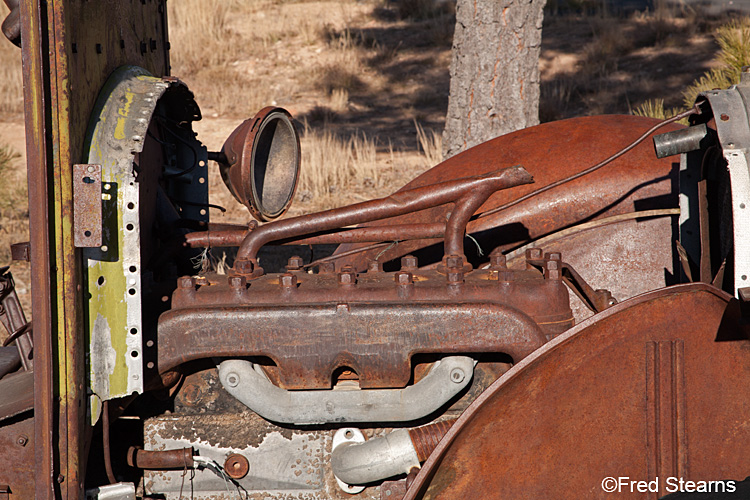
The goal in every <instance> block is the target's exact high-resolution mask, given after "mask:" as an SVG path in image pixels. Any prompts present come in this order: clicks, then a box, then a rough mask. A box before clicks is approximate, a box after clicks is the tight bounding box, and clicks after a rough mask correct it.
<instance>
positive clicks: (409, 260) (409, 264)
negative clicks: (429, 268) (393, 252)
mask: <svg viewBox="0 0 750 500" xmlns="http://www.w3.org/2000/svg"><path fill="white" fill-rule="evenodd" d="M416 268H417V258H416V257H414V256H413V255H404V256H403V257H401V269H416Z"/></svg>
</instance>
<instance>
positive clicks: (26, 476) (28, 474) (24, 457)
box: [0, 413, 38, 500]
mask: <svg viewBox="0 0 750 500" xmlns="http://www.w3.org/2000/svg"><path fill="white" fill-rule="evenodd" d="M29 415H30V414H29V413H27V414H26V417H25V418H22V417H19V418H18V419H17V420H15V421H12V422H11V423H10V424H7V423H6V424H5V425H3V426H1V427H0V450H2V452H3V462H2V463H3V466H2V467H0V484H2V485H8V486H9V488H8V489H9V490H10V496H9V497H6V498H10V500H15V499H17V498H18V499H24V500H25V499H31V498H38V497H35V496H34V477H35V475H36V471H35V469H34V465H33V464H34V443H35V440H34V417H32V416H29ZM0 492H2V489H0ZM0 498H3V495H2V493H0Z"/></svg>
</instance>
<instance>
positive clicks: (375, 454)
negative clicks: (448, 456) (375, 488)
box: [331, 419, 456, 485]
mask: <svg viewBox="0 0 750 500" xmlns="http://www.w3.org/2000/svg"><path fill="white" fill-rule="evenodd" d="M455 421H456V419H451V420H443V421H440V422H435V423H434V424H429V425H425V426H422V427H417V428H415V429H398V430H395V431H393V432H391V433H389V434H386V435H385V436H382V437H377V438H372V439H369V440H367V441H365V442H364V443H357V442H345V443H341V444H340V445H338V446H336V447H335V448H334V449H333V451H332V452H331V469H332V470H333V475H334V476H336V478H338V479H339V480H341V481H343V482H344V483H346V484H353V485H362V484H368V483H373V482H376V481H382V480H383V479H388V478H389V477H393V476H397V475H399V474H404V473H407V474H408V473H409V472H410V471H411V470H412V469H413V468H414V467H417V468H418V467H419V464H420V463H421V462H424V461H425V460H427V457H429V456H430V454H431V453H432V451H433V450H434V449H435V447H436V446H437V445H438V443H439V442H440V440H441V439H442V438H443V436H444V435H445V434H446V433H447V432H448V431H449V430H450V428H451V426H452V425H453V423H454V422H455Z"/></svg>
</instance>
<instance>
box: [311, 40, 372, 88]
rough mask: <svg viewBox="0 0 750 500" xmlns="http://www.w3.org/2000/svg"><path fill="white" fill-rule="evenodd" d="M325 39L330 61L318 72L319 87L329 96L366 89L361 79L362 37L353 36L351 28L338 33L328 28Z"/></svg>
mask: <svg viewBox="0 0 750 500" xmlns="http://www.w3.org/2000/svg"><path fill="white" fill-rule="evenodd" d="M324 37H325V39H326V40H327V42H328V49H329V51H330V53H329V54H328V57H327V59H328V61H327V62H326V64H324V65H322V66H321V67H320V68H319V69H318V70H317V72H316V73H317V87H318V88H319V89H320V90H323V91H324V92H326V93H327V94H332V93H333V92H336V91H338V92H344V91H346V92H347V99H348V93H349V92H351V91H355V90H361V89H363V88H365V83H364V81H363V80H362V78H361V75H362V72H363V70H364V67H363V64H362V57H361V54H360V49H361V48H362V45H363V39H362V35H361V34H358V35H355V34H353V33H352V32H351V31H350V30H349V28H346V29H344V30H342V31H336V30H334V29H332V28H330V26H327V27H326V31H325V35H324Z"/></svg>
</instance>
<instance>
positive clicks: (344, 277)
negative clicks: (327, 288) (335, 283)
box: [338, 266, 357, 285]
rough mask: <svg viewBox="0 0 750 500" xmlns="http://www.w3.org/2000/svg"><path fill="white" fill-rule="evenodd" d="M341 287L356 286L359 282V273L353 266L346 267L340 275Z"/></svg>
mask: <svg viewBox="0 0 750 500" xmlns="http://www.w3.org/2000/svg"><path fill="white" fill-rule="evenodd" d="M338 278H339V285H354V284H355V283H356V282H357V273H355V272H354V268H353V267H352V266H344V267H342V268H341V272H340V273H339V276H338Z"/></svg>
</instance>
